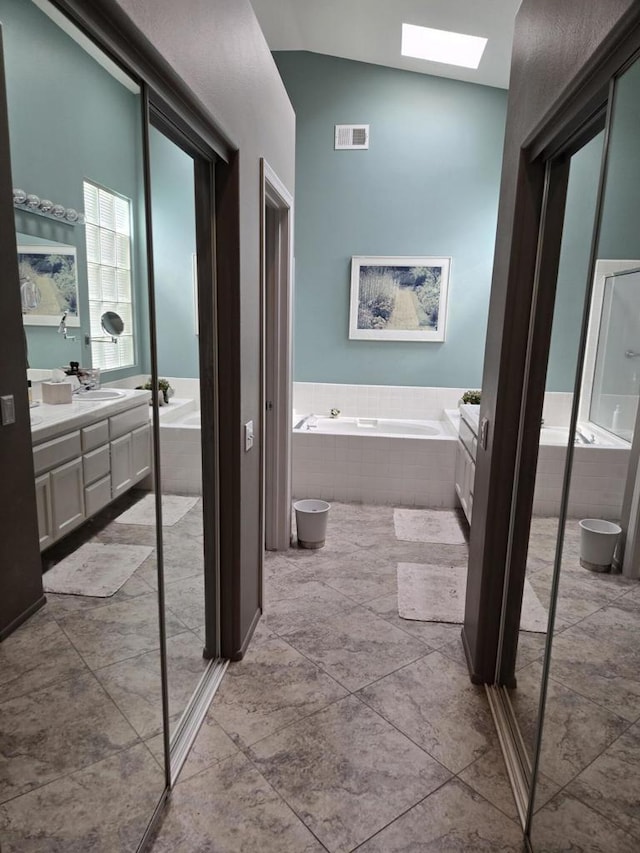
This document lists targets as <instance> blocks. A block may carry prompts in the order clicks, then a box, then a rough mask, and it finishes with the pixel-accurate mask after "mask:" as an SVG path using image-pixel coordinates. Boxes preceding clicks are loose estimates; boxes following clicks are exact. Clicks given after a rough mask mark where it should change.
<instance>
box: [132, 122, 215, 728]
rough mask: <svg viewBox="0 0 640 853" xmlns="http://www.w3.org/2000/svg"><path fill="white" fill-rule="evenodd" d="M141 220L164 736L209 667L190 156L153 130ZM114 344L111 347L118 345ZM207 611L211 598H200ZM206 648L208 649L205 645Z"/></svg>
mask: <svg viewBox="0 0 640 853" xmlns="http://www.w3.org/2000/svg"><path fill="white" fill-rule="evenodd" d="M149 142H150V155H151V156H150V165H151V185H150V186H151V215H152V224H153V235H154V240H153V268H154V284H155V299H156V330H157V350H158V370H159V373H160V377H161V378H160V380H159V386H160V390H161V391H162V392H163V394H162V396H161V400H162V403H163V405H162V408H161V409H160V430H159V435H160V438H159V444H160V446H159V450H160V460H161V470H162V478H161V486H162V495H163V496H162V505H163V515H164V517H163V528H162V542H163V558H164V578H165V602H166V608H167V619H168V620H171V618H173V617H178V618H179V619H180V621H181V622H182V623H183V625H184V628H183V629H182V630H181V631H176V632H175V633H174V635H173V636H170V637H168V639H167V681H168V688H169V715H170V734H171V739H172V744H174V743H175V738H176V734H177V732H178V731H179V728H180V723H181V720H182V715H183V712H184V711H185V709H186V708H187V705H188V702H189V700H190V698H191V696H192V694H193V692H194V691H195V689H196V687H197V685H198V683H199V681H200V679H201V677H202V675H203V673H204V671H205V669H206V667H207V665H208V663H209V661H208V660H207V659H206V658H205V657H204V655H203V650H204V648H205V646H206V645H207V643H208V639H210V638H207V636H206V628H205V625H206V623H207V617H206V612H205V562H204V528H203V511H202V430H201V422H200V362H199V348H198V335H197V324H196V302H195V299H194V294H195V290H194V288H195V283H196V282H195V252H196V213H195V174H194V161H193V158H192V157H191V156H190V155H189V154H187V153H186V152H185V151H183V150H182V149H181V148H180V147H178V146H177V145H176V144H175V143H174V142H173V141H172V140H170V139H169V138H168V137H166V136H165V135H164V134H163V133H161V131H160V130H158V129H157V128H155V127H153V126H152V127H151V128H150V129H149ZM118 345H119V344H118ZM208 606H209V609H211V607H212V606H213V602H212V601H209V602H208ZM210 648H211V649H212V650H213V651H215V643H212V644H211V645H210Z"/></svg>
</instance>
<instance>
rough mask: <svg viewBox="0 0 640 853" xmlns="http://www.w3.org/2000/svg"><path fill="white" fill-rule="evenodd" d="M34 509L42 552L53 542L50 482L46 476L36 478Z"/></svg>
mask: <svg viewBox="0 0 640 853" xmlns="http://www.w3.org/2000/svg"><path fill="white" fill-rule="evenodd" d="M36 507H37V510H38V538H39V541H40V550H41V551H43V550H44V549H45V548H47V547H48V546H49V545H51V543H52V542H53V519H52V516H51V481H50V480H49V475H48V474H43V475H42V476H41V477H37V478H36Z"/></svg>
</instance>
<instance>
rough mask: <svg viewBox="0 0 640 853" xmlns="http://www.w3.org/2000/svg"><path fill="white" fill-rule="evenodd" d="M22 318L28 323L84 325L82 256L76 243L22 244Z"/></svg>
mask: <svg viewBox="0 0 640 853" xmlns="http://www.w3.org/2000/svg"><path fill="white" fill-rule="evenodd" d="M18 271H19V275H20V299H21V303H22V318H23V322H24V324H25V325H27V326H58V325H60V320H61V319H62V316H63V314H66V318H65V323H66V325H67V326H79V325H80V311H79V306H78V258H77V254H76V248H75V246H61V245H60V244H52V245H47V244H46V243H40V244H38V245H27V244H23V245H19V246H18Z"/></svg>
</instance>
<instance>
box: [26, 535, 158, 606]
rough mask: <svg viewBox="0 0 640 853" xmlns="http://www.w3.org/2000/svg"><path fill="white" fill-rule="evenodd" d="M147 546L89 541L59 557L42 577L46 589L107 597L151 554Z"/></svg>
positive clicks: (68, 593) (47, 590) (150, 549)
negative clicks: (65, 555)
mask: <svg viewBox="0 0 640 853" xmlns="http://www.w3.org/2000/svg"><path fill="white" fill-rule="evenodd" d="M152 551H153V548H151V547H149V546H147V545H102V544H101V543H99V542H88V543H87V544H86V545H81V546H80V547H79V548H78V549H77V550H76V551H74V552H73V554H69V556H68V557H65V558H64V560H60V562H59V563H57V564H56V565H55V566H54V567H53V568H52V569H50V570H49V571H48V572H46V573H45V575H44V577H43V578H42V580H43V583H44V590H45V592H58V593H64V594H65V595H89V596H95V597H96V598H109V596H111V595H114V593H116V592H117V591H118V590H119V589H120V587H121V586H122V585H123V584H124V583H125V582H126V581H128V580H129V578H130V577H131V575H132V574H133V573H134V572H135V570H136V569H137V568H138V566H140V565H142V563H144V561H145V560H146V559H147V557H148V556H149V555H150V554H151V553H152Z"/></svg>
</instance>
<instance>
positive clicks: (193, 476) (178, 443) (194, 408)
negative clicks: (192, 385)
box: [160, 397, 202, 495]
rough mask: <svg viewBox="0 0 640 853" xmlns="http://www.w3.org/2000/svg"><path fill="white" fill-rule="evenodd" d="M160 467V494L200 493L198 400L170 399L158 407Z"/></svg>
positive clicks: (200, 468) (200, 452)
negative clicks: (161, 492) (162, 492)
mask: <svg viewBox="0 0 640 853" xmlns="http://www.w3.org/2000/svg"><path fill="white" fill-rule="evenodd" d="M160 465H161V472H162V490H163V491H164V492H171V493H174V494H184V495H200V494H202V451H201V431H200V408H199V403H198V400H196V399H182V398H176V397H172V398H171V400H170V401H169V403H168V404H167V405H165V406H161V407H160Z"/></svg>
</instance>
